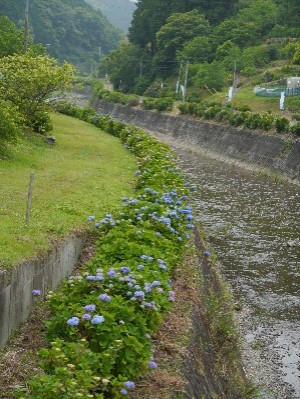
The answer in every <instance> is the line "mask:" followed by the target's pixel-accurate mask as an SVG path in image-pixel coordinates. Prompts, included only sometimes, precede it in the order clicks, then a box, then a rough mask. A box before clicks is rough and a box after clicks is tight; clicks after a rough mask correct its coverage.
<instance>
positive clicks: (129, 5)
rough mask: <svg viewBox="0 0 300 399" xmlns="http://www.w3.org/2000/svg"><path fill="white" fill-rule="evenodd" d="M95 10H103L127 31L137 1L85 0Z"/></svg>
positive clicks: (110, 18)
mask: <svg viewBox="0 0 300 399" xmlns="http://www.w3.org/2000/svg"><path fill="white" fill-rule="evenodd" d="M85 1H86V3H88V4H90V5H91V6H92V7H94V8H95V10H101V11H102V12H103V14H104V15H105V16H106V17H107V19H108V20H109V21H110V22H111V23H112V24H113V25H115V26H117V27H118V28H120V29H122V30H123V31H124V32H125V33H126V32H127V31H128V28H129V26H130V23H131V20H132V15H133V12H134V10H135V8H136V5H135V3H133V2H132V1H130V0H114V1H111V0H85Z"/></svg>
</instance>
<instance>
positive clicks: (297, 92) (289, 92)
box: [256, 87, 300, 97]
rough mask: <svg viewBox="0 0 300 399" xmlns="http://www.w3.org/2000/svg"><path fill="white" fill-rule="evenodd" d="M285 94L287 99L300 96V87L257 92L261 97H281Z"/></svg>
mask: <svg viewBox="0 0 300 399" xmlns="http://www.w3.org/2000/svg"><path fill="white" fill-rule="evenodd" d="M282 92H284V95H285V96H286V97H293V96H300V87H297V88H294V89H287V88H276V89H262V90H259V91H258V92H256V95H257V96H259V97H280V96H281V93H282Z"/></svg>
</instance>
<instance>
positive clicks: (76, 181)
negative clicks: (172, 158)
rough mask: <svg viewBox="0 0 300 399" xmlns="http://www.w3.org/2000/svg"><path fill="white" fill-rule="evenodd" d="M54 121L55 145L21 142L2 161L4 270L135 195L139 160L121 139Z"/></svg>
mask: <svg viewBox="0 0 300 399" xmlns="http://www.w3.org/2000/svg"><path fill="white" fill-rule="evenodd" d="M53 123H54V130H53V132H52V133H51V134H52V135H53V136H55V138H56V143H55V145H54V146H49V145H46V144H45V141H44V139H43V140H41V139H35V140H34V141H32V140H27V141H22V142H19V143H18V144H17V145H16V146H14V147H13V148H12V155H11V157H10V158H9V159H7V160H0V187H1V203H0V272H1V270H4V269H6V268H8V267H11V266H12V265H16V264H18V263H20V262H22V261H23V260H25V259H31V258H34V257H36V256H37V255H41V254H43V252H44V251H46V250H47V249H49V248H50V246H51V243H52V242H53V239H55V238H56V239H57V238H63V237H64V236H67V235H69V234H71V233H73V232H79V231H83V230H86V229H88V228H92V227H93V226H94V222H88V221H87V218H88V216H90V215H95V217H96V220H97V219H102V217H103V216H104V215H105V214H106V213H108V212H113V211H114V210H115V209H116V208H118V207H119V206H120V204H121V197H122V196H126V195H130V194H131V193H132V186H133V184H134V170H135V168H136V160H135V158H134V156H133V155H132V154H130V152H129V151H128V150H126V149H125V148H124V147H123V145H122V144H121V142H120V141H119V139H117V138H115V137H113V136H110V135H108V134H106V133H104V132H102V131H101V130H100V129H98V128H96V127H94V126H92V125H90V124H88V123H85V122H82V121H79V120H77V119H74V118H70V117H68V116H64V115H57V114H53ZM31 172H34V174H35V176H34V185H33V197H32V205H31V213H30V223H29V226H26V208H27V197H28V187H29V177H30V173H31Z"/></svg>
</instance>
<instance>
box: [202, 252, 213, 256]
mask: <svg viewBox="0 0 300 399" xmlns="http://www.w3.org/2000/svg"><path fill="white" fill-rule="evenodd" d="M203 255H204V256H210V255H211V254H210V252H209V251H203Z"/></svg>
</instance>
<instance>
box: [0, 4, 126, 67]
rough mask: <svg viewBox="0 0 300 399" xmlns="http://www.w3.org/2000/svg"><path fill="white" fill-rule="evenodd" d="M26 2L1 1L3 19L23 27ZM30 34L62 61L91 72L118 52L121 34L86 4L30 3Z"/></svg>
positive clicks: (0, 9) (100, 13) (0, 7)
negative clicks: (103, 58)
mask: <svg viewBox="0 0 300 399" xmlns="http://www.w3.org/2000/svg"><path fill="white" fill-rule="evenodd" d="M24 14H25V0H24V1H20V0H1V2H0V15H6V16H8V17H9V18H10V19H11V20H12V21H13V22H14V23H15V24H16V25H17V26H23V25H24ZM29 25H30V34H31V36H32V37H33V41H34V43H42V44H43V45H44V46H46V48H47V52H48V53H49V54H50V55H51V56H53V57H55V58H57V59H59V60H60V61H64V60H66V61H69V62H71V63H73V64H74V65H76V66H77V67H78V68H79V69H80V70H82V71H90V70H91V68H93V64H95V63H96V62H97V61H99V48H101V53H102V54H107V53H108V52H109V51H110V50H113V49H115V48H117V46H118V44H119V41H120V39H121V37H122V36H123V35H122V32H121V31H120V30H119V29H117V28H116V27H114V26H113V25H112V24H111V23H110V22H109V21H108V20H107V19H106V17H105V16H104V15H103V13H102V12H101V11H100V10H95V9H94V8H92V7H91V6H90V5H89V4H87V3H86V2H85V1H84V0H51V1H49V0H30V1H29Z"/></svg>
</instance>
